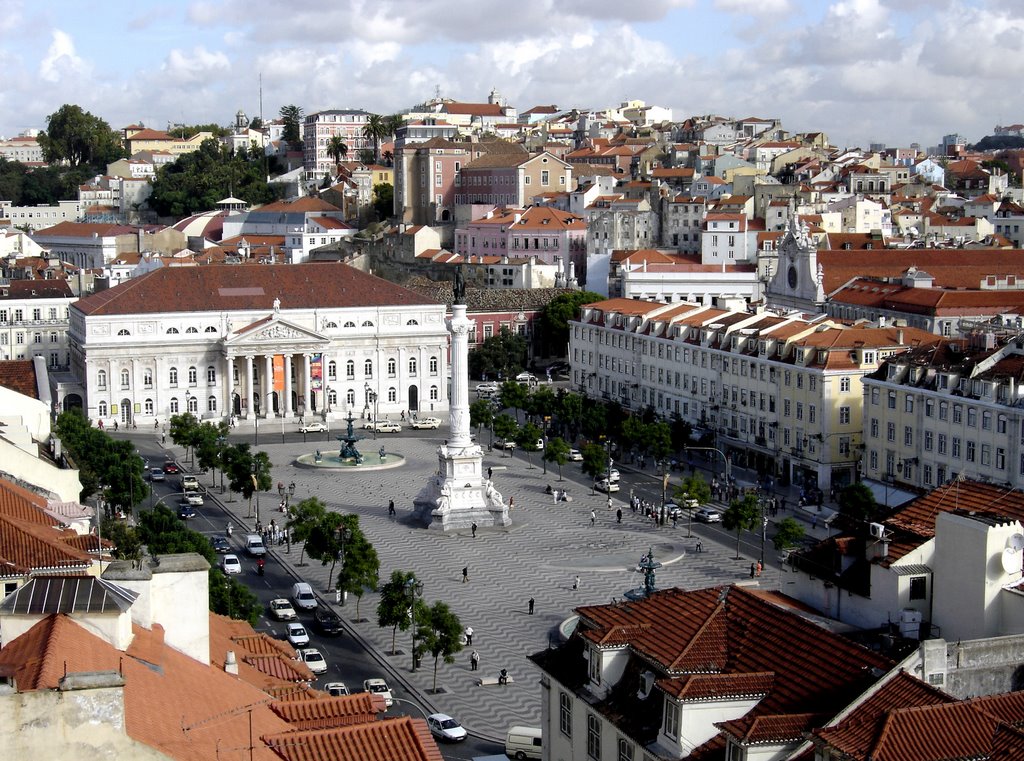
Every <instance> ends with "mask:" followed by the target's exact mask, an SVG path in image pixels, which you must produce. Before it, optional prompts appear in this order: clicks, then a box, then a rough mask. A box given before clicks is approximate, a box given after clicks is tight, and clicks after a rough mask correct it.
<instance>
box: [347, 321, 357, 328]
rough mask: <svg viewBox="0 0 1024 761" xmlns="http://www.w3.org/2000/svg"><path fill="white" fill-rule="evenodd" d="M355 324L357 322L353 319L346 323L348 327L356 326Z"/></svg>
mask: <svg viewBox="0 0 1024 761" xmlns="http://www.w3.org/2000/svg"><path fill="white" fill-rule="evenodd" d="M355 326H356V324H355V323H354V322H352V320H349V321H348V322H346V323H345V327H346V328H354V327H355Z"/></svg>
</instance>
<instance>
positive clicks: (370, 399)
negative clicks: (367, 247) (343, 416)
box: [363, 383, 377, 441]
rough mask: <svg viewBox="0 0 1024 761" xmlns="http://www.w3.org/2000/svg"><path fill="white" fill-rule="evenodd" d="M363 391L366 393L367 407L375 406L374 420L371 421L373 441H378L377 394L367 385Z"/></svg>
mask: <svg viewBox="0 0 1024 761" xmlns="http://www.w3.org/2000/svg"><path fill="white" fill-rule="evenodd" d="M363 390H364V391H365V392H366V406H367V408H369V406H370V405H371V404H372V405H373V419H372V420H371V421H370V429H371V430H372V431H373V440H374V441H376V440H377V392H376V391H374V390H373V389H372V388H370V384H369V383H367V384H365V385H364V386H363Z"/></svg>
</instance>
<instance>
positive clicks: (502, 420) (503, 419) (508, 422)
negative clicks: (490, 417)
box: [494, 412, 519, 443]
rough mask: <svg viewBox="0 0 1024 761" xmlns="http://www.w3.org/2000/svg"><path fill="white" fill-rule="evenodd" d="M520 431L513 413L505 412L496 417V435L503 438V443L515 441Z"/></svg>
mask: <svg viewBox="0 0 1024 761" xmlns="http://www.w3.org/2000/svg"><path fill="white" fill-rule="evenodd" d="M518 432H519V426H518V425H516V421H515V420H513V418H512V416H511V415H507V414H505V413H504V412H503V413H501V414H500V415H498V416H497V417H496V418H494V435H495V436H497V437H498V438H499V439H501V441H502V443H504V442H506V441H515V439H516V435H517V434H518Z"/></svg>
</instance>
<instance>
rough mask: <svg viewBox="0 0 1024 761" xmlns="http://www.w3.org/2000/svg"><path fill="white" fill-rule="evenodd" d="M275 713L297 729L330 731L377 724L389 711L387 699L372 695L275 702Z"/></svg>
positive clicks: (362, 694)
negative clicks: (370, 723)
mask: <svg viewBox="0 0 1024 761" xmlns="http://www.w3.org/2000/svg"><path fill="white" fill-rule="evenodd" d="M270 708H271V710H272V711H273V712H274V713H276V714H277V715H278V716H280V717H281V718H282V719H284V720H285V721H287V722H288V723H289V724H290V725H292V726H293V727H295V728H296V729H330V728H331V727H343V726H349V725H351V724H362V723H363V722H367V721H375V720H376V719H377V716H378V715H379V714H382V713H384V712H385V711H387V706H386V705H385V704H384V698H382V697H381V696H380V695H377V694H375V693H370V692H358V693H356V694H354V695H340V696H338V697H323V693H320V697H318V698H316V699H313V700H301V701H288V702H282V703H274V704H273V705H271V706H270Z"/></svg>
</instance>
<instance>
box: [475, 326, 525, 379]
mask: <svg viewBox="0 0 1024 761" xmlns="http://www.w3.org/2000/svg"><path fill="white" fill-rule="evenodd" d="M525 365H526V339H525V338H524V337H523V336H520V335H517V334H515V333H513V332H512V331H511V330H509V329H508V328H502V329H501V330H500V331H498V335H496V336H491V337H490V338H488V339H486V340H485V341H484V342H483V343H482V344H480V345H479V346H477V347H476V348H475V349H473V350H472V351H471V352H470V353H469V372H470V375H472V376H473V377H474V378H482V377H484V375H487V376H489V377H491V378H496V377H498V373H502V374H503V375H504V376H506V377H508V376H510V375H514V373H513V372H511V371H512V370H515V371H516V372H518V370H519V369H520V368H522V367H524V366H525Z"/></svg>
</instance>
